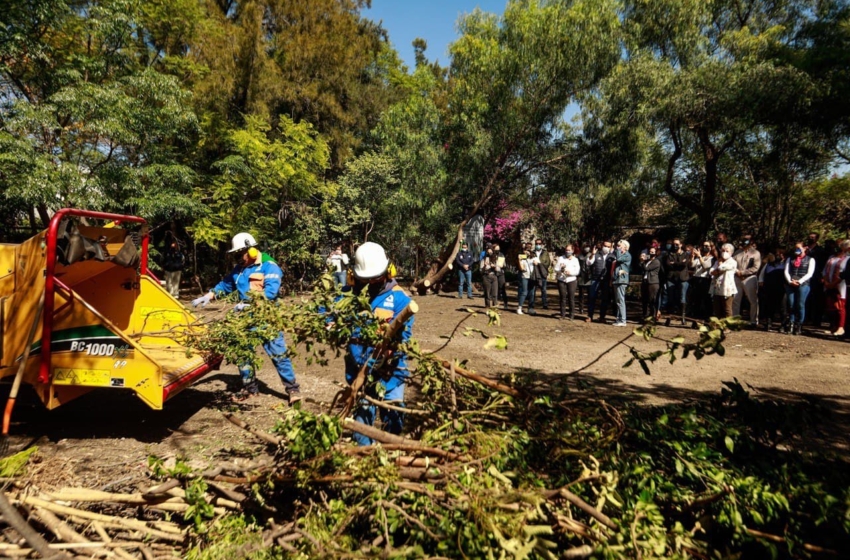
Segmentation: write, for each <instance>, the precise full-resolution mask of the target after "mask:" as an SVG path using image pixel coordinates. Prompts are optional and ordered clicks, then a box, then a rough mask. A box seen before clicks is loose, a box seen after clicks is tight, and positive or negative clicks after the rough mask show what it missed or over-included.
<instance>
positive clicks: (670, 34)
mask: <svg viewBox="0 0 850 560" xmlns="http://www.w3.org/2000/svg"><path fill="white" fill-rule="evenodd" d="M818 4H820V3H819V2H816V1H815V0H811V1H809V0H783V1H780V2H761V1H756V0H754V1H747V2H740V1H737V0H735V1H732V0H713V1H710V2H704V1H695V0H694V1H690V0H684V1H679V0H676V1H673V0H641V1H634V2H633V1H627V2H625V4H624V8H625V11H624V22H625V30H626V34H625V37H626V42H625V48H626V56H624V58H623V60H622V61H621V62H620V64H619V65H618V66H617V67H616V68H615V69H614V70H613V72H612V73H611V75H610V76H609V77H608V78H606V80H605V81H604V83H603V85H602V87H601V98H602V113H603V114H604V116H603V118H602V120H603V121H604V125H603V128H604V129H605V132H604V134H605V135H606V136H610V137H615V138H616V137H619V138H622V137H623V135H626V136H630V137H631V140H632V141H633V142H641V143H644V144H645V142H646V139H647V138H650V139H652V140H653V141H654V142H656V143H657V146H658V148H659V149H661V150H662V151H663V153H664V154H665V159H666V162H665V164H664V166H663V168H662V169H663V178H662V179H661V181H660V187H661V190H662V192H663V194H664V195H665V196H666V197H668V198H669V199H670V200H672V201H673V202H675V203H676V204H678V205H679V206H681V207H682V208H683V209H684V210H686V211H687V212H688V213H689V214H690V216H691V217H692V224H691V232H692V233H693V234H694V235H697V236H704V235H706V234H707V232H708V231H709V230H710V229H711V228H716V227H718V224H717V223H716V221H715V219H716V217H717V216H718V212H719V211H720V209H721V208H722V203H723V201H724V200H725V194H724V186H725V185H726V183H729V184H731V182H732V181H731V175H732V174H733V173H734V172H733V167H734V163H733V162H732V161H730V154H731V151H732V150H733V149H735V148H737V150H738V152H740V151H741V150H742V149H743V148H744V146H746V145H748V144H750V143H754V142H755V143H758V142H761V141H763V139H764V137H765V136H771V137H772V140H771V141H770V143H771V144H772V145H774V146H776V149H777V150H779V149H783V148H781V146H785V147H787V146H788V145H789V144H790V143H791V142H793V141H795V140H794V138H793V135H794V134H796V132H797V131H798V128H796V127H795V126H793V125H792V126H783V125H782V123H803V122H805V121H806V120H807V119H806V115H808V114H809V113H810V108H811V107H812V104H813V103H814V102H815V100H816V99H817V81H816V80H815V79H814V78H813V77H812V76H811V75H809V74H808V73H807V72H805V71H804V70H803V69H802V68H800V67H799V66H798V65H795V64H791V63H790V62H789V60H790V59H791V58H793V53H794V52H795V51H798V50H799V49H800V48H801V47H800V46H799V43H798V41H799V39H800V37H801V33H802V32H803V30H804V29H805V26H806V25H808V24H809V23H810V22H811V21H812V20H813V19H816V18H817V17H818ZM808 138H809V140H811V141H813V142H816V143H817V142H818V139H817V138H816V137H815V136H814V135H809V136H808ZM613 144H614V145H622V144H619V143H617V142H614V143H613ZM823 146H824V143H823V142H821V143H820V146H817V145H815V144H811V143H810V145H809V147H808V149H809V150H810V151H818V150H822V149H823ZM629 154H631V155H632V156H634V155H637V152H636V151H635V150H626V152H625V153H624V155H629ZM639 159H640V157H639V156H638V157H637V158H635V159H632V160H631V161H632V162H638V161H639ZM799 161H800V160H798V162H799ZM805 162H806V164H807V165H809V166H810V168H811V169H810V170H808V171H807V172H806V174H811V173H812V172H814V173H817V172H818V171H823V170H824V169H825V167H824V158H822V157H820V156H815V157H811V158H807V159H805Z"/></svg>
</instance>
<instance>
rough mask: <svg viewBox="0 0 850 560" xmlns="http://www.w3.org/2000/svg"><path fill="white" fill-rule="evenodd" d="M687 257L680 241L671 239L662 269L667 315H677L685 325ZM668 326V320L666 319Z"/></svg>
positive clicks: (688, 275)
mask: <svg viewBox="0 0 850 560" xmlns="http://www.w3.org/2000/svg"><path fill="white" fill-rule="evenodd" d="M689 260H690V259H689V255H688V254H687V253H686V252H685V251H684V250H683V249H682V240H681V239H678V238H677V239H673V248H672V249H671V250H670V251H668V252H667V257H666V260H665V263H666V266H665V267H664V270H665V273H666V278H665V281H666V285H667V305H668V307H667V309H666V310H665V311H667V313H669V314H670V315H673V314H674V313H677V312H678V313H679V314H680V315H681V322H682V324H683V325H684V324H685V310H686V307H687V301H688V278H689V277H690V273H689V271H688V264H689ZM667 324H668V326H669V324H670V319H669V318H668V319H667Z"/></svg>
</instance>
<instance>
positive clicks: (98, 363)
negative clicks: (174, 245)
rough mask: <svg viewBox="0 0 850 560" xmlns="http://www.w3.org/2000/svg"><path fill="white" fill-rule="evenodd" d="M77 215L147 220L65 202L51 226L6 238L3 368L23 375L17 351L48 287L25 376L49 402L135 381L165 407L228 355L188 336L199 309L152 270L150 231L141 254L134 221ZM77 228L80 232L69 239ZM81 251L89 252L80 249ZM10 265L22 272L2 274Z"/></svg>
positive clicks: (0, 283) (133, 385)
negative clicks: (194, 346) (74, 220)
mask: <svg viewBox="0 0 850 560" xmlns="http://www.w3.org/2000/svg"><path fill="white" fill-rule="evenodd" d="M71 216H81V217H83V216H84V217H88V218H90V219H96V218H99V219H104V220H110V221H116V222H117V221H120V223H126V222H136V223H141V224H144V221H143V220H141V218H136V217H132V216H118V215H111V214H102V213H96V212H86V211H80V210H63V211H60V212H58V213H57V215H56V216H54V218H53V220H52V221H51V226H50V228H49V229H48V230H47V231H46V232H43V233H41V234H39V235H37V236H35V237H33V238H31V239H30V240H28V241H26V242H24V243H21V244H20V245H15V246H11V245H5V246H0V304H2V309H0V314H2V317H0V319H2V322H0V325H2V329H3V331H2V340H3V342H2V345H3V352H2V354H0V378H5V377H8V376H11V375H14V373H15V370H16V369H17V367H12V366H14V360H15V358H16V357H18V356H20V355H21V354H22V353H23V352H24V347H25V346H26V341H25V340H24V338H25V336H23V335H22V333H25V332H26V331H27V330H28V326H29V324H30V322H31V321H32V318H33V317H34V316H35V313H36V305H37V304H38V301H39V298H40V297H41V294H42V293H43V294H44V295H45V298H44V313H43V320H42V321H41V325H40V326H39V328H38V330H37V332H36V336H35V339H34V340H35V342H34V344H33V345H32V347H31V350H30V352H29V357H28V362H27V365H26V370H25V374H24V381H25V382H27V383H29V384H30V385H32V386H33V387H34V388H35V390H36V392H37V394H38V395H39V397H40V398H41V400H42V401H43V402H44V404H45V406H47V407H48V408H50V409H52V408H56V407H58V406H60V405H61V404H64V403H66V402H68V401H70V400H73V399H74V398H76V397H78V396H80V395H82V394H84V393H87V392H89V391H91V390H92V389H94V388H110V389H125V390H126V389H130V390H132V391H134V392H135V393H136V394H137V395H138V396H139V398H141V399H142V400H143V401H144V402H145V403H146V404H147V405H148V406H150V407H151V408H154V409H161V408H162V405H163V403H164V402H165V401H166V400H167V399H168V398H170V397H172V396H174V395H176V394H177V393H178V392H180V391H181V390H182V389H183V388H185V387H186V386H188V385H189V384H191V383H192V382H193V381H195V380H197V379H198V378H200V377H201V376H202V375H204V374H206V373H208V372H209V371H210V370H212V369H214V368H215V367H217V366H218V363H219V361H220V360H218V359H207V358H205V357H204V356H202V355H201V354H199V353H198V352H194V351H192V350H191V349H190V348H188V347H187V346H186V343H187V340H186V338H187V336H186V335H187V334H189V332H190V330H191V329H192V328H196V327H193V325H194V324H195V323H196V318H195V317H194V316H193V315H192V314H191V313H190V312H189V311H188V310H187V309H186V308H185V307H183V306H182V305H181V304H180V303H179V302H178V301H177V300H176V299H174V298H173V297H172V296H171V295H170V294H169V293H168V292H166V291H165V290H164V289H163V288H162V286H160V283H159V281H158V280H157V279H156V278H155V277H154V276H153V275H152V274H151V273H150V272H149V271H148V269H147V246H148V237H147V235H146V234H145V233H144V232H143V233H142V235H141V236H140V237H139V243H140V245H141V251H140V253H141V255H140V256H139V257H137V256H136V255H137V251H136V249H135V244H134V243H133V241H132V239H133V238H132V237H131V236H130V234H129V232H128V231H127V230H125V229H123V228H121V227H115V226H114V225H113V227H92V226H83V225H78V226H76V225H75V226H73V233H72V234H69V232H70V231H71V230H70V229H69V228H70V227H71V224H70V220H69V219H68V218H70V217H71ZM70 235H73V236H75V239H73V240H72V241H70V242H69V241H68V239H69V237H70ZM93 240H94V241H95V242H96V243H97V245H96V246H95V245H92V241H93ZM63 241H64V243H63ZM74 244H76V246H75V245H74ZM80 247H82V249H80ZM80 251H84V253H83V254H84V255H87V256H88V257H89V258H86V257H85V256H84V257H82V258H80V257H79V255H80V254H81V253H80ZM13 252H14V255H12V253H13ZM10 255H12V256H10ZM54 255H58V258H55V257H54V258H51V257H53V256H54ZM69 255H73V256H72V257H70V258H69ZM2 267H6V268H2ZM9 268H11V269H12V276H14V278H12V279H9V278H8V277H6V276H2V273H3V272H5V271H6V270H7V269H9Z"/></svg>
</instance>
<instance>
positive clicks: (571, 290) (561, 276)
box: [555, 245, 581, 321]
mask: <svg viewBox="0 0 850 560" xmlns="http://www.w3.org/2000/svg"><path fill="white" fill-rule="evenodd" d="M579 274H581V265H580V264H579V261H578V258H576V256H575V254H574V251H573V246H572V245H567V246H566V247H565V248H564V254H563V256H560V257H558V260H557V261H556V262H555V277H556V278H557V280H558V296H559V297H558V299H559V300H560V304H561V316H560V318H561V319H564V318H566V309H567V300H568V299H569V307H570V321H572V320H573V319H575V306H576V287H577V286H578V276H579Z"/></svg>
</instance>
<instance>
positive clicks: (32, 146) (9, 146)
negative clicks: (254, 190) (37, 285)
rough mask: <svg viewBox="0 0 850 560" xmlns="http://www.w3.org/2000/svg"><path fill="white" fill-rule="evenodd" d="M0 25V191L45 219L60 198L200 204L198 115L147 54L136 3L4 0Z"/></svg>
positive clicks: (154, 213) (129, 205) (162, 211)
mask: <svg viewBox="0 0 850 560" xmlns="http://www.w3.org/2000/svg"><path fill="white" fill-rule="evenodd" d="M7 5H8V6H9V10H8V11H7V12H6V15H5V16H3V17H4V21H3V25H2V26H0V27H2V35H0V76H2V81H0V103H2V105H0V124H2V128H0V151H1V152H2V153H3V156H2V158H0V196H3V197H5V198H7V199H9V200H17V201H20V202H23V204H24V205H27V206H30V207H32V208H35V209H36V210H37V211H38V214H39V215H40V217H41V220H42V222H43V223H44V224H46V222H47V220H48V217H49V212H50V211H51V210H55V209H57V208H59V207H62V206H77V207H87V208H94V209H105V210H117V211H124V212H133V213H140V214H142V215H144V216H146V217H148V218H152V219H167V218H170V217H173V216H175V215H189V214H192V213H194V214H197V213H200V212H201V211H202V210H203V209H202V208H201V207H200V206H198V205H196V204H194V202H193V199H192V197H191V194H192V187H193V186H194V184H195V180H196V177H195V173H194V171H193V169H192V168H191V167H190V166H189V165H187V164H186V159H187V158H186V152H187V148H188V147H189V146H191V145H192V143H193V142H194V138H195V134H196V131H197V121H196V119H195V115H194V113H193V111H192V107H191V94H190V92H189V91H187V90H186V89H185V88H184V87H182V86H181V84H180V83H179V81H178V80H177V79H176V78H175V77H173V76H171V75H168V74H165V73H162V72H160V71H158V70H157V69H156V68H154V67H151V66H148V65H146V64H144V63H143V60H146V59H148V58H149V57H150V53H149V51H148V48H149V46H148V45H147V44H146V43H144V42H141V43H140V41H139V37H140V36H141V35H142V34H143V31H142V29H141V27H140V25H139V21H140V19H141V16H142V14H141V11H140V4H139V3H137V2H132V1H127V0H101V1H93V2H86V1H76V2H61V1H60V2H40V1H38V0H33V1H27V0H12V1H11V2H10V3H7Z"/></svg>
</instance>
